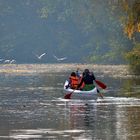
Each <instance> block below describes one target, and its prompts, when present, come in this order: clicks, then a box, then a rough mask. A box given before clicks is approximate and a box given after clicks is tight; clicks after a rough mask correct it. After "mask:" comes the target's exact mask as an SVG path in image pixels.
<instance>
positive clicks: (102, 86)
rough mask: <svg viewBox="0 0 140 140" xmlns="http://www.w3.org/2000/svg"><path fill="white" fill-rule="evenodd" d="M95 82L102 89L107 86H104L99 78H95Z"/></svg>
mask: <svg viewBox="0 0 140 140" xmlns="http://www.w3.org/2000/svg"><path fill="white" fill-rule="evenodd" d="M95 82H96V84H97V85H98V86H100V87H101V88H102V89H106V88H107V86H106V85H105V84H104V83H103V82H101V81H99V80H95Z"/></svg>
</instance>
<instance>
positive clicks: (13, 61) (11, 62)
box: [4, 59, 16, 64]
mask: <svg viewBox="0 0 140 140" xmlns="http://www.w3.org/2000/svg"><path fill="white" fill-rule="evenodd" d="M15 62H16V60H14V59H12V60H9V59H7V60H5V61H4V63H9V64H13V63H15Z"/></svg>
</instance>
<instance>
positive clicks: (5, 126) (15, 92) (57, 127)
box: [0, 64, 140, 140]
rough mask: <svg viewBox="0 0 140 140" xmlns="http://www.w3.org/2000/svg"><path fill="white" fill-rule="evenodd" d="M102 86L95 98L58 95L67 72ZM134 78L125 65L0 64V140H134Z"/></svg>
mask: <svg viewBox="0 0 140 140" xmlns="http://www.w3.org/2000/svg"><path fill="white" fill-rule="evenodd" d="M77 67H78V68H80V70H81V72H82V70H84V68H89V69H90V70H92V71H94V73H95V76H96V78H97V79H99V80H100V81H102V82H104V83H105V84H106V85H107V89H106V90H101V91H102V93H103V95H104V98H103V99H101V98H100V97H99V98H98V99H97V100H66V99H63V96H64V93H63V84H64V82H65V80H66V79H67V78H68V76H69V74H70V73H71V71H74V70H75V69H76V68H77ZM139 118H140V77H139V76H135V75H132V74H130V73H129V72H128V71H127V66H123V65H119V66H116V65H114V66H111V65H108V66H102V65H91V64H89V65H83V64H46V65H45V64H43V65H39V64H26V65H25V64H21V65H16V64H12V65H10V64H9V65H8V64H7V65H0V140H42V139H44V140H52V139H53V140H93V139H94V140H139V139H140V133H139V132H140V119H139Z"/></svg>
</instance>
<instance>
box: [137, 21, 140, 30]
mask: <svg viewBox="0 0 140 140" xmlns="http://www.w3.org/2000/svg"><path fill="white" fill-rule="evenodd" d="M137 31H138V32H140V23H138V24H137Z"/></svg>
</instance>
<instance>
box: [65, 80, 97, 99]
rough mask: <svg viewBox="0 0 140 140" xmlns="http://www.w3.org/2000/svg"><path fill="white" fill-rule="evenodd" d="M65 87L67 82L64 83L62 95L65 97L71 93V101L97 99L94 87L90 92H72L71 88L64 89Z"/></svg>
mask: <svg viewBox="0 0 140 140" xmlns="http://www.w3.org/2000/svg"><path fill="white" fill-rule="evenodd" d="M67 85H68V81H67V80H66V81H65V83H64V94H65V95H67V94H70V93H72V94H71V99H87V100H96V99H97V98H98V92H97V88H96V87H95V88H94V89H92V90H89V91H82V90H74V89H71V88H67V89H66V86H67ZM65 95H64V96H65Z"/></svg>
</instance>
